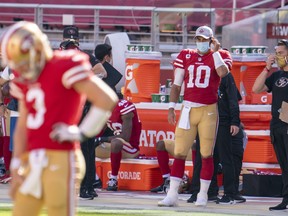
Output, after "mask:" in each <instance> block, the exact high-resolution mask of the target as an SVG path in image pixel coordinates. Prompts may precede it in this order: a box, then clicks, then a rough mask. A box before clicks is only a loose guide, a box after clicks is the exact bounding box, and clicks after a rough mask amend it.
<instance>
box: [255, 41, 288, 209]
mask: <svg viewBox="0 0 288 216" xmlns="http://www.w3.org/2000/svg"><path fill="white" fill-rule="evenodd" d="M287 59H288V40H280V41H279V42H278V44H277V46H276V48H275V54H271V55H269V56H268V58H267V61H266V67H265V68H264V69H263V71H262V72H261V73H260V74H259V76H258V77H257V79H256V80H255V83H254V85H253V87H252V91H253V92H255V93H261V92H265V91H267V92H272V106H271V114H272V119H271V122H270V138H271V143H272V144H273V148H274V150H275V153H276V156H277V160H278V163H279V165H280V168H281V171H282V182H283V189H282V196H283V200H282V202H281V203H280V204H278V205H276V206H273V207H270V208H269V210H270V211H275V210H276V211H279V210H286V209H287V206H288V116H287V113H288V94H287V93H288V61H287ZM274 63H277V65H278V67H279V70H277V71H275V72H274V73H272V74H269V72H270V70H271V68H272V64H274ZM269 75H270V76H269Z"/></svg>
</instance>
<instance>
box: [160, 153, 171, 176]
mask: <svg viewBox="0 0 288 216" xmlns="http://www.w3.org/2000/svg"><path fill="white" fill-rule="evenodd" d="M157 160H158V164H159V167H160V170H161V173H162V175H165V174H169V173H170V171H171V170H170V167H169V155H168V152H167V151H157Z"/></svg>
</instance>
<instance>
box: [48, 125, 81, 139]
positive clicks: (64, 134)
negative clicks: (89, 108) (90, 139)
mask: <svg viewBox="0 0 288 216" xmlns="http://www.w3.org/2000/svg"><path fill="white" fill-rule="evenodd" d="M50 138H51V139H53V140H56V141H58V142H60V143H61V142H65V141H68V142H73V141H80V142H83V141H85V140H86V139H87V137H85V136H84V135H83V134H82V133H81V131H80V130H79V127H77V126H76V125H67V124H65V123H57V124H55V125H54V126H53V130H52V132H51V133H50Z"/></svg>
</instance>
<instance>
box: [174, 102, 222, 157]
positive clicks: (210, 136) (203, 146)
mask: <svg viewBox="0 0 288 216" xmlns="http://www.w3.org/2000/svg"><path fill="white" fill-rule="evenodd" d="M189 120H190V129H182V128H179V127H178V125H177V127H176V131H175V148H174V156H175V157H176V158H180V157H186V156H187V154H188V152H189V151H190V149H191V146H192V144H193V141H194V140H195V138H196V135H197V133H199V139H200V152H201V156H202V157H203V158H207V157H210V156H212V155H213V150H214V146H215V138H216V133H217V128H218V109H217V104H211V105H208V106H202V107H193V108H191V110H190V113H189Z"/></svg>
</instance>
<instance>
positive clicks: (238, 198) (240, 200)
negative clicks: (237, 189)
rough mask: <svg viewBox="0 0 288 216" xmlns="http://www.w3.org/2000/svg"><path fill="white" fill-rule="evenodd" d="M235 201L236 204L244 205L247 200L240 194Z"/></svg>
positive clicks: (235, 197)
mask: <svg viewBox="0 0 288 216" xmlns="http://www.w3.org/2000/svg"><path fill="white" fill-rule="evenodd" d="M234 200H235V203H244V202H246V199H245V198H244V197H243V196H241V195H240V194H237V195H235V196H234Z"/></svg>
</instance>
